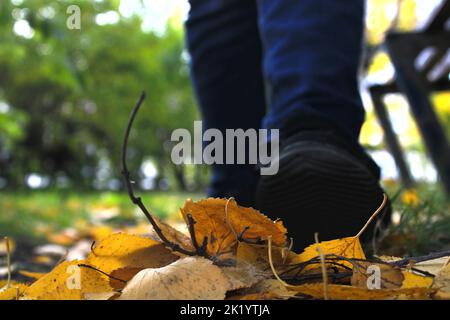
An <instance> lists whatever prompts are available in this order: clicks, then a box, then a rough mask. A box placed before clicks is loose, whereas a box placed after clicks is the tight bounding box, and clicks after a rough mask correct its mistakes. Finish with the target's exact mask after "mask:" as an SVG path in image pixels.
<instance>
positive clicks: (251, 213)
mask: <svg viewBox="0 0 450 320" xmlns="http://www.w3.org/2000/svg"><path fill="white" fill-rule="evenodd" d="M181 214H182V216H183V218H184V220H185V222H186V223H187V224H188V223H189V218H188V215H191V216H192V218H193V219H194V220H195V237H196V240H197V242H198V243H200V244H201V243H202V242H203V239H204V238H205V237H207V238H208V242H207V245H206V254H205V256H206V257H207V258H205V257H201V256H185V255H183V254H180V253H178V252H175V251H171V250H169V249H168V248H166V246H165V245H164V244H163V243H162V242H161V241H160V240H158V238H157V237H155V236H152V237H150V236H148V237H144V236H138V235H131V234H125V233H116V234H112V235H110V236H108V237H106V238H104V239H103V240H102V241H100V242H98V243H96V244H95V245H93V247H92V251H91V252H90V254H89V255H88V256H87V257H86V259H84V260H77V261H63V262H61V263H60V264H58V265H57V266H56V267H55V268H54V269H53V270H52V271H51V272H49V273H48V274H45V275H35V278H36V279H35V281H34V282H33V283H31V284H20V283H10V284H8V286H6V287H4V288H3V289H0V300H1V299H38V300H39V299H58V300H59V299H62V300H67V299H81V300H89V299H100V300H104V299H116V300H124V299H244V300H256V299H288V298H297V299H298V298H314V299H450V265H448V264H447V263H445V262H443V263H442V264H441V266H439V268H437V269H436V268H434V269H433V270H434V271H433V272H434V273H435V274H434V275H432V274H430V272H417V271H418V270H420V267H419V265H415V266H413V265H412V264H410V265H409V266H407V267H405V268H399V267H396V266H395V265H394V264H393V263H392V261H394V260H395V258H392V257H391V258H389V259H388V258H381V259H379V260H377V261H375V262H374V261H373V260H370V261H369V260H367V259H366V257H365V255H364V252H363V250H362V247H361V244H360V242H359V239H358V237H348V238H343V239H338V240H333V241H326V242H319V243H316V244H314V245H312V246H309V247H307V248H306V249H305V250H304V252H302V253H300V254H296V253H294V252H292V251H290V250H289V248H287V246H286V244H287V243H288V241H287V238H286V229H285V227H284V226H283V224H282V222H281V221H276V222H274V221H272V220H270V219H269V218H267V217H266V216H264V215H262V214H261V213H260V212H258V211H256V210H254V209H251V208H244V207H240V206H239V205H238V204H237V203H236V202H235V201H234V200H232V199H228V200H227V199H211V198H210V199H206V200H201V201H199V202H192V201H190V200H188V201H187V202H186V204H185V205H184V207H183V208H182V209H181ZM158 225H159V226H160V228H161V230H162V232H163V234H164V235H165V236H166V238H167V239H168V240H170V241H171V242H173V243H176V244H178V245H179V246H180V247H182V248H184V249H186V250H189V251H195V248H194V247H193V244H192V239H191V238H190V237H189V236H187V235H185V234H183V233H181V232H179V231H177V230H175V229H174V228H172V227H170V226H169V225H167V224H165V223H163V222H161V221H158ZM382 259H383V260H382ZM388 260H389V261H388ZM447 262H448V261H447ZM375 269H376V270H378V271H379V276H380V277H381V278H380V279H379V282H378V287H379V288H377V289H373V288H372V289H369V288H368V283H369V282H370V281H372V282H373V281H374V280H373V279H372V278H373V275H374V273H373V272H372V271H373V270H375ZM425 269H426V268H425ZM30 276H33V275H30ZM371 277H372V278H371ZM374 283H375V284H376V279H375V282H374Z"/></svg>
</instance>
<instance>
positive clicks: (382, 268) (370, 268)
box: [351, 261, 405, 289]
mask: <svg viewBox="0 0 450 320" xmlns="http://www.w3.org/2000/svg"><path fill="white" fill-rule="evenodd" d="M378 276H379V277H380V278H379V281H380V282H379V285H380V287H379V288H377V289H394V288H400V287H401V286H402V284H403V280H404V279H405V277H404V276H403V273H402V270H401V269H400V268H396V267H394V266H392V265H389V264H385V263H373V262H369V261H355V262H353V275H352V278H351V284H352V286H355V287H360V288H366V289H368V286H369V285H370V284H369V282H371V279H372V278H374V277H378Z"/></svg>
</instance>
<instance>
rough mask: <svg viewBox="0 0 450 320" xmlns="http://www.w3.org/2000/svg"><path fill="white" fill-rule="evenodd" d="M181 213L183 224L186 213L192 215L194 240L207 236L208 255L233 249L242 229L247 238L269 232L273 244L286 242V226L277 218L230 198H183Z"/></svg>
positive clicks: (265, 234)
mask: <svg viewBox="0 0 450 320" xmlns="http://www.w3.org/2000/svg"><path fill="white" fill-rule="evenodd" d="M181 214H182V216H183V219H184V221H185V222H186V224H188V214H191V215H192V217H193V218H194V220H195V222H196V223H195V233H196V239H197V242H199V243H202V242H203V239H204V237H208V245H207V251H208V252H209V253H210V254H211V255H218V254H220V253H224V252H229V251H233V250H234V249H235V246H236V244H237V237H238V235H240V234H241V233H242V232H243V238H244V239H246V240H249V241H255V240H257V239H261V240H266V239H267V238H268V237H269V236H272V241H273V244H274V245H277V246H284V245H285V243H286V232H287V230H286V228H285V227H284V226H283V223H282V222H281V221H277V222H274V221H272V220H270V219H269V218H268V217H266V216H265V215H263V214H261V213H260V212H259V211H257V210H255V209H253V208H245V207H241V206H239V205H238V204H237V203H236V201H234V200H233V199H228V200H227V199H218V198H208V199H206V200H200V201H198V202H193V201H192V200H187V201H186V203H185V205H184V207H183V208H181Z"/></svg>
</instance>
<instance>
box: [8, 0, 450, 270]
mask: <svg viewBox="0 0 450 320" xmlns="http://www.w3.org/2000/svg"><path fill="white" fill-rule="evenodd" d="M74 4H75V5H78V6H79V7H80V8H81V29H80V30H70V29H68V27H67V26H66V20H67V18H68V16H69V14H68V13H66V10H67V8H68V7H69V6H70V5H74ZM441 4H442V1H441V0H368V1H367V14H366V29H367V30H366V31H367V37H366V42H365V49H366V54H365V57H364V61H363V71H362V76H361V84H362V85H361V90H362V93H363V98H364V103H365V107H366V109H367V121H366V122H365V124H364V127H363V130H362V135H361V142H362V143H363V144H364V146H366V147H367V148H368V150H369V151H370V153H371V154H372V155H373V157H374V158H375V160H376V161H377V163H378V164H379V165H380V166H381V168H382V172H383V183H384V185H385V186H386V188H387V190H388V192H389V193H390V196H391V197H392V198H393V199H394V207H395V214H394V220H395V221H394V222H395V223H394V225H393V226H392V227H391V228H390V229H389V230H388V231H386V233H385V236H384V238H383V240H382V241H381V242H380V243H377V244H376V245H377V248H378V250H382V251H383V252H384V253H385V252H389V253H391V254H398V255H400V254H405V253H410V254H417V253H421V252H426V251H429V250H437V249H441V248H448V247H449V245H450V214H449V204H448V201H447V200H446V199H445V195H444V191H443V190H442V188H441V186H440V184H439V183H438V178H437V173H436V170H435V168H434V166H433V165H432V163H431V162H430V160H429V159H428V156H427V154H426V152H425V147H424V144H423V141H422V139H421V137H420V134H419V132H418V129H417V127H416V124H415V122H414V121H413V119H412V117H411V115H410V112H409V105H408V102H407V100H406V99H405V98H404V97H403V95H401V94H388V95H386V96H385V97H384V100H383V101H384V103H385V104H386V106H387V109H388V111H389V117H390V119H391V123H392V126H393V129H394V131H395V134H396V136H397V137H398V139H399V142H400V144H401V146H402V148H403V150H404V152H405V159H406V161H407V164H408V166H409V168H410V171H411V174H412V175H413V178H414V180H415V181H416V184H415V185H414V186H413V187H411V186H408V188H405V187H404V186H403V185H402V183H401V181H400V175H399V172H398V169H397V167H396V164H395V161H394V159H393V157H392V156H391V153H390V152H388V150H387V148H386V143H385V139H384V134H383V129H382V127H381V126H380V124H379V122H378V120H377V117H376V115H375V113H374V110H373V109H374V107H373V103H372V99H371V98H370V95H369V94H368V91H367V87H368V86H369V85H372V84H377V83H385V82H388V81H389V80H390V79H392V78H393V75H394V68H393V66H392V63H391V61H390V58H389V55H388V54H387V53H386V52H385V50H384V49H383V48H382V47H381V46H380V44H382V43H383V41H384V39H385V36H386V34H387V32H389V31H392V30H396V31H412V30H420V28H423V26H424V25H426V23H427V21H428V20H429V18H430V16H431V15H432V14H433V12H435V10H436V9H437V8H439V5H441ZM188 10H189V4H188V2H187V0H164V1H158V0H91V1H75V0H70V1H66V0H59V1H48V0H1V2H0V236H1V237H2V238H3V236H9V237H10V238H11V239H12V241H13V242H14V243H13V244H14V248H15V260H16V262H17V263H19V264H20V263H21V261H22V260H23V261H28V260H30V255H31V256H32V257H33V261H34V263H36V264H42V265H45V264H46V263H48V264H51V259H50V258H49V256H51V254H55V250H56V252H58V250H59V254H63V253H64V252H65V251H64V250H63V249H67V248H72V249H73V248H74V247H76V248H78V250H81V251H82V250H85V249H86V248H89V247H90V243H91V242H92V240H95V239H99V238H101V237H103V236H105V235H106V234H108V233H110V232H113V231H114V230H118V229H120V230H128V231H130V232H145V231H146V230H148V228H149V225H148V224H147V223H146V221H145V220H144V219H143V217H142V216H141V214H140V213H139V212H138V211H137V210H136V208H135V207H134V206H133V205H132V204H131V203H130V201H129V199H128V196H127V195H126V193H125V192H124V185H123V183H122V178H121V176H120V163H119V160H120V147H121V143H122V135H123V131H124V128H125V126H126V123H127V119H128V115H129V112H130V110H131V108H132V106H133V105H134V103H135V101H136V99H137V98H138V97H139V94H140V92H141V91H142V90H146V91H147V93H148V97H147V99H146V101H145V105H144V106H143V108H142V109H141V111H140V114H139V116H138V118H137V121H136V123H135V125H134V130H133V131H132V135H131V138H130V144H129V167H130V169H131V171H132V173H133V177H134V178H135V181H136V185H137V186H138V188H139V189H140V192H141V194H142V195H143V198H144V201H145V202H146V204H147V205H148V207H149V208H151V210H152V211H153V212H154V213H155V214H157V215H159V216H160V217H163V218H164V219H167V220H168V221H170V222H172V223H174V224H177V223H179V220H178V219H179V217H178V208H179V207H180V206H182V204H183V202H184V200H185V199H186V198H188V197H189V198H194V199H197V198H201V197H204V190H205V186H206V184H207V181H208V168H207V167H205V166H198V165H196V166H192V165H183V166H175V165H174V164H172V162H171V161H170V149H171V144H170V143H169V139H170V134H171V132H172V130H174V129H176V128H187V129H189V130H192V124H193V121H194V120H197V119H199V114H198V111H197V108H196V102H195V98H194V96H193V92H192V89H191V85H190V79H189V68H188V64H189V55H188V53H187V52H186V50H185V48H184V39H183V32H184V30H183V24H184V21H185V19H186V17H187V13H188ZM431 99H432V101H433V106H434V108H435V110H436V113H437V114H438V118H439V121H440V123H441V125H442V127H443V128H444V130H445V134H446V135H447V138H450V92H448V91H447V92H440V93H439V94H433V95H432V97H431ZM83 241H84V242H83ZM48 244H52V245H54V246H56V247H53V251H51V250H50V249H48V247H45V245H48ZM58 246H59V247H58ZM36 248H37V249H36ZM42 248H47V249H48V250H50V252H51V254H50V253H48V251H45V250H43V249H42ZM80 248H81V249H80ZM83 248H84V249H83ZM40 249H42V250H41V251H39V250H40ZM5 250H6V249H5V241H4V240H0V255H2V254H3V255H4V254H5ZM52 252H53V253H52ZM74 252H75V253H74ZM71 253H72V254H73V256H74V257H76V256H77V251H76V250H72V251H71ZM49 259H50V260H49ZM2 270H3V269H1V265H0V277H1V276H2V272H3V274H4V270H3V271H2Z"/></svg>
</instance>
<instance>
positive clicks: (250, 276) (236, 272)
mask: <svg viewBox="0 0 450 320" xmlns="http://www.w3.org/2000/svg"><path fill="white" fill-rule="evenodd" d="M221 269H222V272H223V273H224V275H225V277H226V278H227V280H228V290H229V291H230V290H237V289H242V288H249V287H251V286H252V285H254V284H255V283H257V282H258V281H259V280H261V279H263V278H264V276H265V275H264V274H263V273H262V272H260V271H259V270H258V269H257V268H256V267H254V266H253V265H251V264H249V263H242V262H239V263H238V264H237V265H236V266H232V267H223V268H221Z"/></svg>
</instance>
